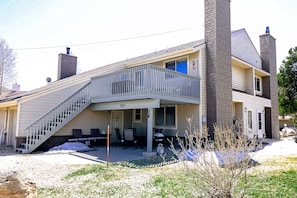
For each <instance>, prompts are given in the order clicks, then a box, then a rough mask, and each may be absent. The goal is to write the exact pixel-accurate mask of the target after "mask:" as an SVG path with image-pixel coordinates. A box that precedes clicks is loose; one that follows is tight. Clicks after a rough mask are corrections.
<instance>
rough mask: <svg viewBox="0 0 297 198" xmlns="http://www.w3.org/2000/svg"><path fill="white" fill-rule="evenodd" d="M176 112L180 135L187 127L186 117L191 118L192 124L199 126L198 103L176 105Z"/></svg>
mask: <svg viewBox="0 0 297 198" xmlns="http://www.w3.org/2000/svg"><path fill="white" fill-rule="evenodd" d="M177 112H178V116H177V128H178V133H179V135H180V136H183V135H184V132H185V130H187V129H188V127H189V125H188V123H187V120H186V119H187V118H193V121H192V126H193V127H194V128H199V105H178V106H177Z"/></svg>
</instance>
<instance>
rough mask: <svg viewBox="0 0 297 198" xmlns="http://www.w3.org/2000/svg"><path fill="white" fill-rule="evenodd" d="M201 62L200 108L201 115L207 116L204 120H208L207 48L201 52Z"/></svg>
mask: <svg viewBox="0 0 297 198" xmlns="http://www.w3.org/2000/svg"><path fill="white" fill-rule="evenodd" d="M200 57H201V58H200V62H201V68H200V71H201V75H200V77H201V80H200V90H201V91H200V108H201V111H200V113H201V116H202V117H204V118H205V120H204V121H206V117H207V107H206V105H207V103H206V100H207V98H206V91H207V90H206V87H207V86H206V83H207V82H206V70H207V66H206V51H205V48H203V49H201V53H200Z"/></svg>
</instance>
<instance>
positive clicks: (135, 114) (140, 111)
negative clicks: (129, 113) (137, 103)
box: [133, 109, 142, 123]
mask: <svg viewBox="0 0 297 198" xmlns="http://www.w3.org/2000/svg"><path fill="white" fill-rule="evenodd" d="M137 110H139V113H137ZM137 115H139V119H136V118H137ZM133 122H136V123H141V122H142V109H133Z"/></svg>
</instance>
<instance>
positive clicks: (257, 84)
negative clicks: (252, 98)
mask: <svg viewBox="0 0 297 198" xmlns="http://www.w3.org/2000/svg"><path fill="white" fill-rule="evenodd" d="M261 84H262V83H261V78H259V77H255V90H256V92H258V93H259V92H261V90H262V89H261Z"/></svg>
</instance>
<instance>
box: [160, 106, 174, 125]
mask: <svg viewBox="0 0 297 198" xmlns="http://www.w3.org/2000/svg"><path fill="white" fill-rule="evenodd" d="M175 117H176V115H175V106H168V107H161V108H158V109H155V125H156V126H166V127H175Z"/></svg>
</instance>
